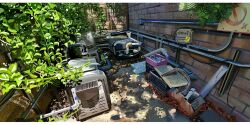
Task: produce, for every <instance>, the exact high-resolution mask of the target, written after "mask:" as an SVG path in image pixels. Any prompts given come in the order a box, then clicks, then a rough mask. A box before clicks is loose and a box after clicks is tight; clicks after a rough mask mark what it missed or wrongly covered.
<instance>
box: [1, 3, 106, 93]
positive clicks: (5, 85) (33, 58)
mask: <svg viewBox="0 0 250 125" xmlns="http://www.w3.org/2000/svg"><path fill="white" fill-rule="evenodd" d="M87 11H92V12H93V13H96V14H97V20H98V21H97V22H99V23H100V24H95V22H94V21H91V20H88V16H89V15H88V14H93V13H88V12H87ZM104 19H105V18H104V17H103V12H102V9H101V8H100V7H99V5H98V4H53V3H49V4H45V3H16V4H15V3H1V4H0V23H1V24H2V25H0V39H1V40H3V41H6V42H8V43H9V44H10V46H11V55H12V58H13V59H14V63H12V64H10V65H9V66H8V67H3V68H0V89H1V91H2V93H3V94H4V93H7V92H8V91H9V90H10V89H25V90H26V91H27V92H30V91H31V89H32V88H37V87H40V86H43V85H46V84H54V83H64V84H66V83H67V82H68V81H70V80H75V79H77V77H79V76H80V75H81V73H80V72H81V68H83V67H84V66H83V67H81V68H79V69H73V68H72V67H69V66H66V68H67V69H70V68H71V69H72V70H65V69H64V65H63V62H64V60H66V54H65V49H66V47H67V46H68V45H70V44H73V43H74V42H75V41H76V38H77V36H78V35H79V34H81V33H83V32H86V31H88V30H90V29H93V28H92V27H91V25H90V24H91V23H92V24H93V25H96V26H95V27H97V28H98V27H99V28H100V26H99V25H101V24H102V23H103V22H104ZM85 66H86V65H85Z"/></svg>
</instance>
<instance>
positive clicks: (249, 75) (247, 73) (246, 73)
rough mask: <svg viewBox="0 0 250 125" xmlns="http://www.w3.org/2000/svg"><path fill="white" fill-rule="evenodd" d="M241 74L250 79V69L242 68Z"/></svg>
mask: <svg viewBox="0 0 250 125" xmlns="http://www.w3.org/2000/svg"><path fill="white" fill-rule="evenodd" d="M239 75H241V76H242V77H244V78H247V79H250V69H240V71H239Z"/></svg>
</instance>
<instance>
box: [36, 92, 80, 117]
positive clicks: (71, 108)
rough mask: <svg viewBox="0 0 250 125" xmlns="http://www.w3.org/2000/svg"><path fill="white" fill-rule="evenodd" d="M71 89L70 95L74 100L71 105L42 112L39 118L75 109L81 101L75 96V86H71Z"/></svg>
mask: <svg viewBox="0 0 250 125" xmlns="http://www.w3.org/2000/svg"><path fill="white" fill-rule="evenodd" d="M71 91H72V96H73V100H74V104H73V105H71V106H69V107H66V108H63V109H60V110H57V111H52V112H50V113H47V114H44V115H40V119H43V118H48V117H50V116H55V115H57V114H60V113H63V112H66V111H72V110H75V109H77V108H78V107H79V106H80V104H81V101H80V100H79V98H78V97H77V96H76V90H75V88H72V89H71Z"/></svg>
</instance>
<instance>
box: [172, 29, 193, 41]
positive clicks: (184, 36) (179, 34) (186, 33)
mask: <svg viewBox="0 0 250 125" xmlns="http://www.w3.org/2000/svg"><path fill="white" fill-rule="evenodd" d="M192 32H193V31H192V30H191V29H178V30H177V31H176V37H175V40H176V41H177V42H178V43H184V44H187V43H190V42H191V41H192Z"/></svg>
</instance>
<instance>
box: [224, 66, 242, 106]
mask: <svg viewBox="0 0 250 125" xmlns="http://www.w3.org/2000/svg"><path fill="white" fill-rule="evenodd" d="M238 73H239V69H237V70H236V73H235V75H234V77H233V79H235V78H236V76H237V75H238ZM232 86H233V83H232V84H231V85H230V86H229V89H228V92H227V105H229V106H230V107H235V106H231V105H230V104H229V93H230V91H231V88H232Z"/></svg>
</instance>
